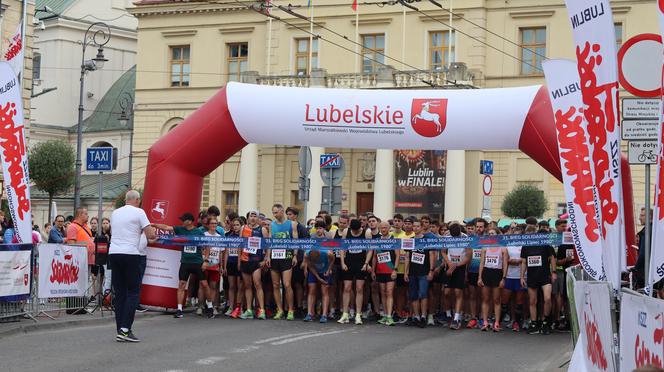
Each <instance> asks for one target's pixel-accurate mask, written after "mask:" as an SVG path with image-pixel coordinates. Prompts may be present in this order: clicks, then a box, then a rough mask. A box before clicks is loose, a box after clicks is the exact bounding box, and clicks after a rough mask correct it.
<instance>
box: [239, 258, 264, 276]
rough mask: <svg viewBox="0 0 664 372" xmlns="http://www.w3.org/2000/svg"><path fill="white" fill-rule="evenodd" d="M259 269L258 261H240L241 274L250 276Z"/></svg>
mask: <svg viewBox="0 0 664 372" xmlns="http://www.w3.org/2000/svg"><path fill="white" fill-rule="evenodd" d="M260 268H261V263H260V262H258V261H240V271H242V273H243V274H248V275H251V274H253V273H254V271H256V270H259V269H260Z"/></svg>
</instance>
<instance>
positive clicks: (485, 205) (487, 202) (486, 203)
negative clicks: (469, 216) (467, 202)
mask: <svg viewBox="0 0 664 372" xmlns="http://www.w3.org/2000/svg"><path fill="white" fill-rule="evenodd" d="M482 209H486V210H488V211H490V210H491V197H490V196H489V195H484V198H482Z"/></svg>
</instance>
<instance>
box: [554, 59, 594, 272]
mask: <svg viewBox="0 0 664 372" xmlns="http://www.w3.org/2000/svg"><path fill="white" fill-rule="evenodd" d="M542 68H543V69H544V75H545V77H546V86H547V88H548V91H549V96H550V98H551V106H552V108H553V116H554V122H555V126H556V135H557V139H558V152H559V155H560V168H561V173H562V175H563V185H564V188H565V199H566V203H567V212H568V214H569V217H568V220H569V226H570V229H571V232H572V237H573V239H574V246H575V247H576V252H577V257H579V261H580V262H581V266H582V267H583V269H584V270H585V271H586V272H587V273H588V275H590V276H591V277H593V279H595V280H605V279H606V275H605V273H604V267H603V264H602V239H601V238H600V236H601V231H600V228H599V223H600V222H599V221H600V216H599V210H598V208H596V206H597V205H598V203H597V190H596V188H595V184H594V178H593V175H594V166H593V163H592V161H591V158H590V148H589V146H588V131H587V127H588V125H587V123H586V120H585V118H584V117H583V98H582V97H581V87H580V84H579V73H578V72H577V69H576V63H574V62H572V61H568V60H562V59H552V60H547V61H544V62H543V63H542Z"/></svg>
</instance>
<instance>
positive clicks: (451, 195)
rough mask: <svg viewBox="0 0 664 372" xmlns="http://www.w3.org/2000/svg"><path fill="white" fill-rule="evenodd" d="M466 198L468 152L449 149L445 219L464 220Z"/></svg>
mask: <svg viewBox="0 0 664 372" xmlns="http://www.w3.org/2000/svg"><path fill="white" fill-rule="evenodd" d="M465 200H466V152H465V151H464V150H448V151H447V169H446V174H445V212H444V213H445V216H444V219H445V221H452V220H456V221H460V222H461V221H462V220H463V218H464V217H465V215H464V214H465Z"/></svg>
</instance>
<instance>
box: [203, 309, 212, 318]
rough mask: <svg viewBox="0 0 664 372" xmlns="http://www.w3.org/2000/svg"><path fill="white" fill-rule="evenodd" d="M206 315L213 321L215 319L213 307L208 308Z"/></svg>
mask: <svg viewBox="0 0 664 372" xmlns="http://www.w3.org/2000/svg"><path fill="white" fill-rule="evenodd" d="M205 315H206V316H207V317H208V319H213V318H214V309H213V308H211V307H208V308H206V309H205Z"/></svg>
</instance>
